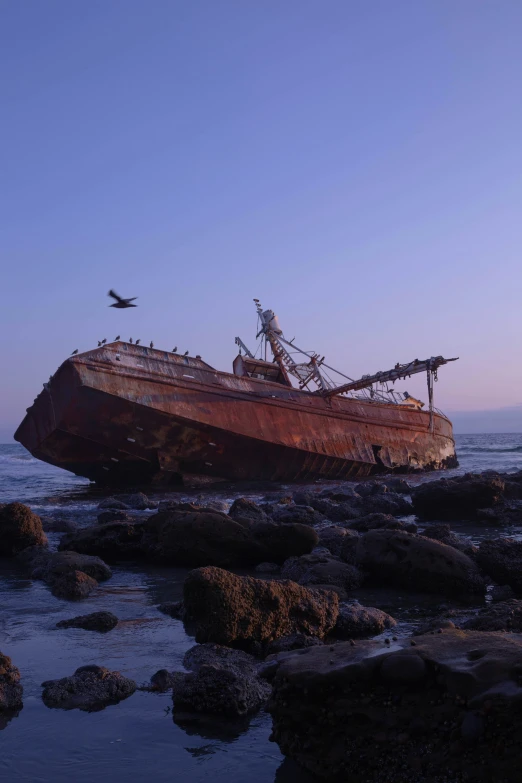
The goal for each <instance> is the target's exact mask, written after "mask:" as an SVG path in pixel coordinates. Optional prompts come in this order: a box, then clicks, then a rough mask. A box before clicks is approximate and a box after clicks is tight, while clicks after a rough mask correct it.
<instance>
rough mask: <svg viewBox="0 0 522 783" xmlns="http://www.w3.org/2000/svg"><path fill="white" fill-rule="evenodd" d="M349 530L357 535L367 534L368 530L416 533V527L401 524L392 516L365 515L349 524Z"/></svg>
mask: <svg viewBox="0 0 522 783" xmlns="http://www.w3.org/2000/svg"><path fill="white" fill-rule="evenodd" d="M350 528H351V529H352V530H357V531H358V532H359V533H367V532H368V530H406V532H408V533H416V532H417V525H415V524H414V523H409V522H402V521H401V520H400V519H396V518H395V517H394V516H393V515H392V514H382V513H380V512H378V513H375V514H366V516H364V517H359V518H358V519H355V520H354V521H353V522H350Z"/></svg>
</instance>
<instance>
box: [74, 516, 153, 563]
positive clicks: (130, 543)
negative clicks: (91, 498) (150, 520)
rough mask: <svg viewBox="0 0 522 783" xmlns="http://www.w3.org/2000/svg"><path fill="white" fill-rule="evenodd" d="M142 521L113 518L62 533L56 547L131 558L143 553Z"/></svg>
mask: <svg viewBox="0 0 522 783" xmlns="http://www.w3.org/2000/svg"><path fill="white" fill-rule="evenodd" d="M145 529H146V521H132V522H131V521H126V520H125V521H113V522H106V523H104V524H100V525H93V526H92V527H87V528H83V529H82V530H79V531H78V532H77V533H72V534H70V535H65V536H64V537H63V538H62V540H61V542H60V546H59V549H73V550H74V551H75V552H81V553H82V554H86V555H99V556H100V557H103V558H104V559H105V560H108V561H109V562H112V561H114V560H129V559H130V560H135V559H140V558H142V557H143V556H144V551H143V548H142V539H143V536H144V533H145Z"/></svg>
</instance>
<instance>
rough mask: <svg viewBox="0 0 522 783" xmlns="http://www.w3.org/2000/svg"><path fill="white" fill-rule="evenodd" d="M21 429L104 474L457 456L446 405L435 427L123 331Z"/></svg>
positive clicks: (227, 474)
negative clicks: (151, 344) (127, 336)
mask: <svg viewBox="0 0 522 783" xmlns="http://www.w3.org/2000/svg"><path fill="white" fill-rule="evenodd" d="M15 438H16V440H18V441H19V442H20V443H21V444H22V445H23V446H25V447H26V448H27V449H28V450H29V451H30V452H31V454H33V455H34V456H35V457H37V458H38V459H41V460H44V461H45V462H48V463H51V464H52V465H56V466H58V467H61V468H65V469H66V470H69V471H72V472H73V473H75V474H77V475H80V476H85V477H87V478H88V479H91V480H93V481H97V482H99V483H103V484H126V483H148V482H150V481H155V480H161V479H162V478H163V479H166V480H167V481H168V480H171V479H172V480H177V479H180V478H183V477H186V476H191V475H200V476H201V475H203V476H210V477H214V478H217V479H228V480H272V481H307V480H313V479H318V478H324V479H346V478H350V477H360V476H368V475H370V474H372V473H377V472H382V471H390V472H392V471H393V472H395V471H397V472H406V471H414V470H423V469H441V468H445V467H452V466H454V465H456V464H457V463H456V456H455V444H454V440H453V432H452V425H451V422H450V421H449V420H448V419H447V418H446V417H445V416H443V415H442V414H439V413H435V414H434V415H433V421H432V427H431V428H430V416H429V414H428V412H425V411H422V410H415V409H411V408H409V407H408V406H406V405H390V404H386V403H379V402H376V403H374V402H371V401H367V400H358V399H349V398H343V397H334V398H330V399H324V398H323V397H321V396H319V395H315V394H310V393H308V392H305V391H300V390H298V389H295V388H292V387H289V386H282V385H281V384H279V383H275V382H272V381H267V380H260V379H258V378H252V377H238V376H236V375H233V374H230V373H226V372H221V371H216V370H215V369H213V368H212V367H210V366H209V365H207V364H206V363H205V362H203V361H202V360H201V359H199V358H192V357H188V356H187V357H184V356H180V355H176V354H170V353H167V352H165V351H161V350H157V349H151V348H146V347H143V346H136V345H133V344H128V343H123V342H118V343H112V344H110V345H107V346H104V347H101V348H98V349H94V350H92V351H89V352H87V353H84V354H80V355H78V356H73V357H70V358H69V359H67V360H66V361H65V362H64V363H63V364H62V365H61V366H60V368H59V369H58V370H57V372H56V373H55V375H54V376H53V377H52V378H51V379H50V381H49V383H48V384H45V385H44V389H43V391H42V392H41V393H40V394H39V396H38V397H37V398H36V400H35V401H34V404H33V405H32V407H31V408H28V410H27V414H26V416H25V418H24V420H23V421H22V423H21V424H20V426H19V428H18V430H17V432H16V434H15Z"/></svg>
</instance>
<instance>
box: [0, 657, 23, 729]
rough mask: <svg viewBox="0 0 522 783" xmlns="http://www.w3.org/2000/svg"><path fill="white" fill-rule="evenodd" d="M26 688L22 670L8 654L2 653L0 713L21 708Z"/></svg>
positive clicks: (0, 663) (0, 661)
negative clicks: (22, 679)
mask: <svg viewBox="0 0 522 783" xmlns="http://www.w3.org/2000/svg"><path fill="white" fill-rule="evenodd" d="M23 692H24V689H23V688H22V686H21V685H20V672H19V670H18V669H17V667H16V666H14V664H13V663H12V661H11V658H9V657H8V656H7V655H4V654H3V653H0V714H1V713H2V712H4V711H5V710H19V709H20V708H21V707H22V706H23V703H22V696H23Z"/></svg>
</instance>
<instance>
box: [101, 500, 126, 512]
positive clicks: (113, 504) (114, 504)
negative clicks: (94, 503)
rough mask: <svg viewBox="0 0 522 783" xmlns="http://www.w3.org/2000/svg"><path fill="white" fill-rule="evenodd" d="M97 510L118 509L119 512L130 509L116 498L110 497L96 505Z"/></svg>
mask: <svg viewBox="0 0 522 783" xmlns="http://www.w3.org/2000/svg"><path fill="white" fill-rule="evenodd" d="M98 508H114V509H120V510H121V511H126V510H127V509H129V508H130V506H128V505H127V503H124V502H123V500H118V499H117V498H112V497H111V498H106V499H105V500H102V501H101V503H98Z"/></svg>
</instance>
